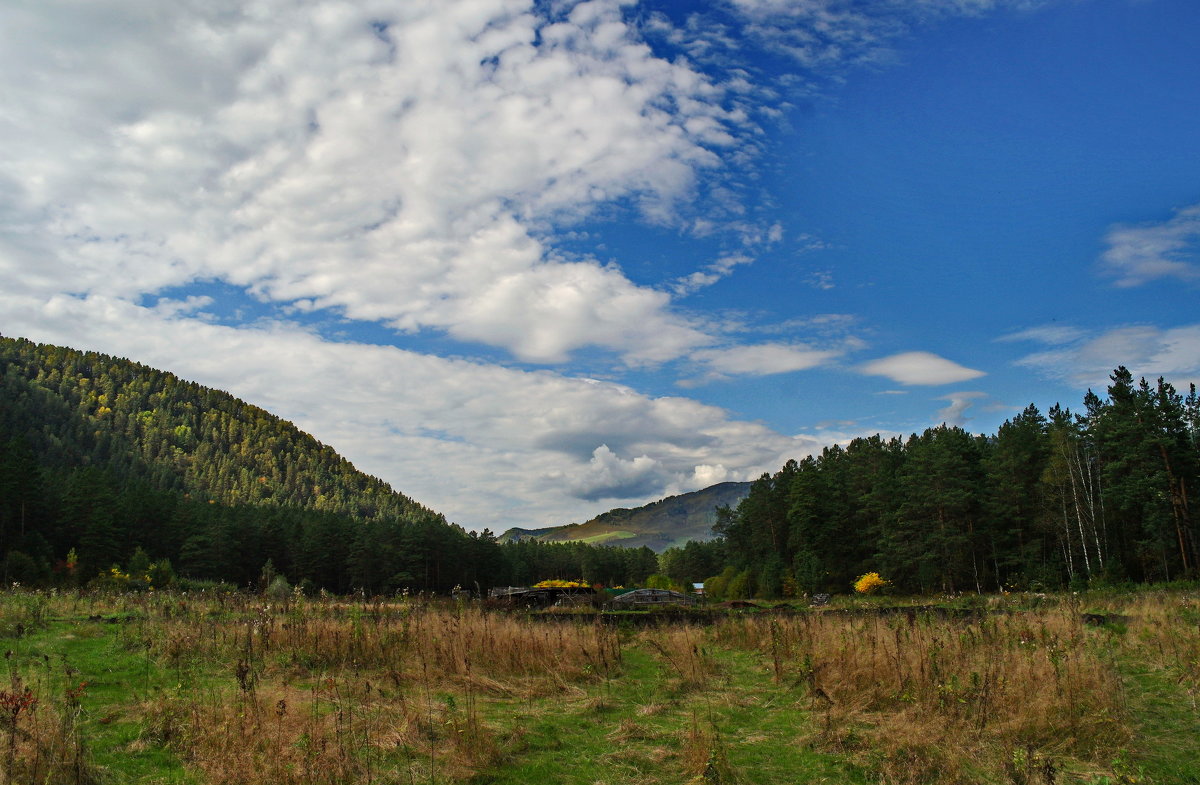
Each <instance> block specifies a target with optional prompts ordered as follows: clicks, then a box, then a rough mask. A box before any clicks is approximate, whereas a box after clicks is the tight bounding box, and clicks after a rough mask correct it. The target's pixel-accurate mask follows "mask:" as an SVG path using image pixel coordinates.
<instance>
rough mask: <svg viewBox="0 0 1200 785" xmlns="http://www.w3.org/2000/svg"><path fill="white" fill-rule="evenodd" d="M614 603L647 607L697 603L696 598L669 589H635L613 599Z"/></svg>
mask: <svg viewBox="0 0 1200 785" xmlns="http://www.w3.org/2000/svg"><path fill="white" fill-rule="evenodd" d="M612 602H613V605H628V606H633V607H645V606H653V605H695V604H696V598H695V597H693V596H692V595H690V594H680V593H679V592H677V591H670V590H668V589H634V590H633V591H627V592H625V593H624V594H621V595H619V596H617V597H613V599H612Z"/></svg>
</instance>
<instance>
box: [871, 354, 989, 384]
mask: <svg viewBox="0 0 1200 785" xmlns="http://www.w3.org/2000/svg"><path fill="white" fill-rule="evenodd" d="M859 370H860V371H861V372H862V373H865V374H868V375H871V376H886V377H887V378H889V379H891V380H892V381H894V382H898V383H900V384H919V385H936V384H955V383H956V382H965V381H967V380H968V379H977V378H979V377H980V376H983V375H985V374H984V372H983V371H976V370H974V369H971V368H967V367H964V366H962V365H959V364H958V363H956V362H952V361H951V360H947V359H946V358H945V357H939V356H938V355H936V354H932V353H930V352H904V353H902V354H894V355H892V356H890V357H884V358H881V359H879V360H872V361H871V362H869V363H865V364H863V365H861V366H860V367H859Z"/></svg>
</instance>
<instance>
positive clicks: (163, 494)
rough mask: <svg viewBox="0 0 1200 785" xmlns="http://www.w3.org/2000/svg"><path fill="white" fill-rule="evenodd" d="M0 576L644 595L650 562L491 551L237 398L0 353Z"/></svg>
mask: <svg viewBox="0 0 1200 785" xmlns="http://www.w3.org/2000/svg"><path fill="white" fill-rule="evenodd" d="M0 450H2V452H0V554H2V557H0V558H3V563H2V568H3V577H4V579H5V581H6V583H8V582H12V581H18V582H21V583H25V584H27V585H39V584H42V585H44V584H51V583H62V584H68V583H69V584H85V583H87V582H88V581H90V580H91V579H92V578H94V577H95V576H97V575H99V574H101V573H107V572H108V571H110V570H111V568H112V567H113V565H117V566H119V567H120V568H122V570H123V571H124V572H125V573H126V574H132V575H145V574H146V567H148V566H150V565H162V566H166V565H167V564H169V566H170V570H171V572H172V573H174V574H178V575H179V576H180V577H183V578H190V579H193V580H217V581H226V582H229V583H232V584H235V585H239V586H250V585H256V584H258V583H260V582H262V581H264V580H268V581H269V580H270V578H271V577H272V576H275V575H281V576H285V577H286V578H287V579H288V580H289V581H290V582H292V583H293V584H296V585H303V586H305V587H310V588H313V589H318V588H319V589H327V590H329V591H333V592H349V591H352V590H360V589H361V590H363V591H366V592H368V593H388V592H394V591H401V590H409V591H413V592H416V591H437V592H448V591H450V590H451V589H453V588H454V587H455V586H460V587H463V588H465V589H473V588H474V587H476V586H479V587H482V588H483V589H486V588H487V587H489V586H492V585H503V584H519V583H525V582H531V581H537V580H540V579H543V578H553V577H571V578H578V577H580V576H586V577H587V578H588V580H591V581H595V582H602V583H605V584H608V585H620V584H626V583H636V582H639V581H642V580H644V579H645V578H646V576H648V575H650V574H651V573H653V572H654V571H655V569H656V567H657V560H656V557H655V554H654V553H653V552H652V551H651V550H650V549H648V548H640V549H630V548H603V547H599V546H590V545H586V544H583V543H578V544H574V543H572V544H567V545H549V544H543V543H535V542H522V543H511V544H504V545H501V544H499V543H498V542H497V541H496V539H495V537H494V536H493V535H492V534H491V533H490V532H488V531H486V530H485V531H484V532H482V533H477V532H467V531H466V530H464V529H463V528H462V527H460V526H456V525H454V524H451V523H448V522H447V521H446V520H445V518H444V517H443V516H441V515H440V514H438V513H436V512H434V511H432V510H429V509H427V508H425V507H423V506H421V505H420V504H417V503H416V502H414V501H413V500H412V499H409V498H408V497H406V496H404V495H402V494H400V493H397V492H395V491H393V490H392V489H391V488H390V487H389V486H388V485H387V484H386V483H384V482H382V481H381V480H378V479H376V478H374V477H369V476H367V475H365V474H363V473H361V472H359V471H357V470H356V469H354V467H353V466H352V465H351V464H350V463H349V462H348V461H346V460H345V459H343V458H341V457H339V456H338V455H337V453H335V452H334V450H333V449H332V448H330V447H328V446H326V445H323V444H321V443H319V442H318V441H317V440H316V439H314V438H312V437H311V436H309V435H307V434H305V433H303V432H302V431H300V430H299V429H298V428H296V427H295V426H294V425H292V424H291V423H289V422H286V421H283V420H281V419H279V418H278V417H275V416H273V415H271V414H269V413H267V412H266V411H263V410H262V409H260V408H258V407H255V406H251V405H249V404H247V403H245V402H243V401H240V400H238V399H237V398H234V397H233V396H231V395H229V394H227V393H224V392H221V391H218V390H213V389H209V388H206V387H202V386H200V385H197V384H192V383H189V382H185V381H183V380H181V379H179V378H178V377H176V376H174V375H172V374H170V373H166V372H163V371H159V370H155V369H153V368H149V367H147V366H144V365H140V364H137V363H134V362H130V361H128V360H124V359H118V358H114V357H110V356H106V355H101V354H96V353H92V352H79V351H75V350H73V349H66V348H61V347H56V346H49V345H39V344H35V343H32V342H30V341H26V340H21V339H10V338H0Z"/></svg>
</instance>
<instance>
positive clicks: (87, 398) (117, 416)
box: [0, 337, 430, 519]
mask: <svg viewBox="0 0 1200 785" xmlns="http://www.w3.org/2000/svg"><path fill="white" fill-rule="evenodd" d="M0 384H2V385H3V387H2V388H0V400H2V402H3V408H2V409H0V438H2V439H3V440H4V441H8V440H10V439H13V438H21V439H24V440H25V441H26V443H27V444H28V446H29V448H30V449H32V450H33V452H34V453H35V454H36V455H37V456H38V458H39V462H41V463H43V464H46V465H50V466H57V467H59V468H66V467H71V466H78V465H91V466H96V467H102V468H105V469H107V470H110V471H112V472H114V473H116V474H118V475H120V476H122V477H126V476H135V477H139V478H141V479H144V480H147V481H148V482H149V483H150V484H151V485H152V486H154V487H155V488H159V489H164V490H166V489H170V490H179V491H183V492H185V493H188V494H191V495H193V496H195V497H198V498H203V499H206V500H207V499H211V500H214V501H216V502H218V503H221V504H243V503H244V504H255V505H263V504H266V505H286V506H293V507H300V508H306V509H314V510H327V511H331V512H339V513H346V514H350V515H353V516H356V517H361V518H369V519H375V518H380V517H384V516H407V515H414V514H416V515H427V514H429V513H430V511H429V510H427V509H425V508H423V507H421V506H420V505H418V504H417V503H416V502H414V501H413V500H412V499H409V498H408V497H406V496H404V495H402V494H400V493H396V492H395V491H393V490H392V489H391V488H390V487H389V486H388V485H387V483H385V482H383V481H381V480H379V479H376V478H375V477H370V476H368V475H366V474H363V473H362V472H360V471H358V470H357V469H355V468H354V467H353V466H352V465H351V464H350V462H349V461H347V460H346V459H344V458H342V457H341V456H339V455H338V454H337V453H336V452H334V450H333V449H332V448H330V447H327V446H325V445H323V444H321V443H320V442H318V441H317V440H316V439H314V438H313V437H312V436H310V435H308V434H306V433H304V432H302V431H301V430H300V429H298V428H297V427H296V426H294V425H293V424H292V423H290V422H287V421H286V420H282V419H280V418H279V417H276V416H274V415H272V414H270V413H268V412H266V411H264V410H262V409H260V408H258V407H257V406H252V405H250V404H248V403H246V402H245V401H242V400H239V399H237V398H235V397H233V396H232V395H230V394H228V393H225V392H222V391H220V390H214V389H211V388H208V387H203V386H201V385H199V384H195V383H192V382H186V381H183V380H182V379H180V378H178V377H177V376H175V375H173V374H170V373H167V372H165V371H160V370H156V369H154V368H150V367H148V366H145V365H141V364H139V363H135V362H130V361H129V360H125V359H120V358H116V357H111V356H108V355H103V354H97V353H95V352H80V351H76V350H74V349H67V348H63V347H58V346H49V345H45V344H35V343H33V342H31V341H27V340H23V339H12V338H3V337H0Z"/></svg>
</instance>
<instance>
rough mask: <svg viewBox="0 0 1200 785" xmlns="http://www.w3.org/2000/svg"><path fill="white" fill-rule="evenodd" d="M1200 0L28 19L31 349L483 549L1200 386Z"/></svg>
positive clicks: (17, 331) (12, 79)
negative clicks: (151, 384) (349, 474)
mask: <svg viewBox="0 0 1200 785" xmlns="http://www.w3.org/2000/svg"><path fill="white" fill-rule="evenodd" d="M1198 35H1200V3H1196V2H1194V0H707V1H703V2H702V1H701V0H694V1H685V0H649V1H648V2H622V1H621V0H585V1H584V2H572V1H570V0H537V1H536V2H534V1H533V0H388V1H386V2H385V1H382V0H253V1H251V0H204V1H203V2H187V1H185V0H175V1H174V2H148V1H147V0H10V1H9V2H5V3H3V4H0V334H3V335H5V336H9V337H25V338H29V339H32V340H35V341H41V342H46V343H54V344H60V345H66V346H71V347H75V348H78V349H86V350H94V351H101V352H106V353H110V354H114V355H117V356H122V357H128V358H130V359H133V360H137V361H139V362H143V363H146V364H148V365H151V366H154V367H158V368H163V369H165V370H169V371H171V372H174V373H176V374H178V375H179V376H181V377H183V378H185V379H188V380H192V381H196V382H199V383H201V384H205V385H209V386H212V387H217V388H219V389H223V390H227V391H229V392H231V393H233V394H234V395H236V396H238V397H240V398H243V399H245V400H247V401H250V402H252V403H254V404H257V405H259V406H262V407H264V408H266V409H267V410H269V411H271V412H273V413H275V414H277V415H279V416H281V417H283V418H285V419H287V420H290V421H292V422H294V423H295V424H296V425H297V426H299V427H300V428H302V429H304V430H306V431H308V432H309V433H312V434H313V435H314V436H315V437H316V438H318V439H319V440H320V441H322V442H323V443H325V444H328V445H331V446H332V447H334V448H335V449H336V450H337V451H338V452H340V453H341V454H342V455H344V456H345V457H347V458H348V459H349V460H351V461H352V462H353V463H354V464H355V465H356V466H357V467H358V468H360V469H362V470H364V471H366V472H368V473H370V474H373V475H376V476H378V477H381V478H382V479H384V480H386V481H388V482H389V483H391V484H392V486H393V487H394V488H396V489H397V490H399V491H401V492H403V493H405V494H407V495H409V496H411V497H413V498H415V499H416V500H418V501H420V502H421V503H423V504H425V505H427V506H429V507H431V508H433V509H435V510H437V511H439V512H442V513H444V514H445V515H446V517H447V518H448V519H449V520H451V521H454V522H456V523H459V524H461V525H462V526H464V527H466V528H468V529H472V530H482V529H484V528H489V529H491V530H492V531H494V532H500V531H503V530H504V529H507V528H509V527H510V526H522V527H527V528H529V527H541V526H552V525H559V524H564V523H570V522H581V521H584V520H587V519H589V518H591V517H593V516H595V515H597V514H599V513H601V512H604V511H606V510H608V509H611V508H613V507H621V506H624V507H628V506H636V505H640V504H643V503H646V502H649V501H652V500H655V499H658V498H662V497H664V496H666V495H670V494H676V493H681V492H686V491H691V490H697V489H700V488H703V487H707V486H709V485H712V484H714V483H717V482H722V481H727V480H749V479H754V478H756V477H757V476H759V475H760V474H762V473H763V472H773V471H776V470H778V468H779V466H780V465H782V463H783V462H784V461H785V460H787V459H789V458H801V457H803V456H804V455H807V454H810V453H812V452H814V451H820V450H821V449H822V448H823V447H825V446H827V445H830V444H835V443H842V444H845V443H847V442H848V441H849V440H851V439H853V438H856V437H860V436H868V435H872V434H876V433H882V434H884V435H885V436H891V435H900V436H905V435H907V434H911V433H919V432H921V431H923V430H924V429H926V428H929V427H932V426H936V425H938V424H941V423H947V424H950V425H957V426H961V427H963V428H966V429H967V430H969V431H971V432H974V433H994V432H995V430H996V428H997V427H998V426H999V425H1000V424H1001V423H1002V422H1004V421H1005V420H1006V419H1008V418H1010V417H1012V416H1013V415H1014V414H1016V413H1017V412H1019V411H1021V410H1022V409H1023V408H1025V407H1026V406H1027V405H1029V404H1030V403H1033V404H1035V405H1037V406H1039V407H1040V408H1041V409H1042V410H1043V411H1045V409H1047V408H1048V407H1049V406H1051V405H1052V404H1054V403H1056V402H1061V403H1062V404H1063V405H1064V406H1068V407H1071V408H1074V409H1078V408H1079V407H1080V405H1081V401H1082V397H1083V394H1084V392H1085V391H1086V390H1087V389H1089V388H1091V389H1095V390H1097V391H1098V392H1101V393H1103V390H1104V388H1105V385H1106V383H1107V377H1108V375H1109V373H1111V371H1112V370H1113V369H1114V368H1115V367H1117V366H1118V365H1124V366H1126V367H1128V368H1129V369H1130V370H1131V371H1133V373H1134V374H1135V375H1139V376H1146V377H1147V378H1150V379H1154V378H1157V377H1158V376H1164V377H1166V379H1167V380H1168V381H1170V382H1172V383H1173V384H1175V385H1176V387H1177V388H1179V389H1181V390H1186V388H1187V386H1188V385H1189V384H1191V383H1195V382H1200V309H1198V308H1197V304H1198V303H1200V47H1197V46H1196V45H1195V41H1196V39H1197V36H1198Z"/></svg>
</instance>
